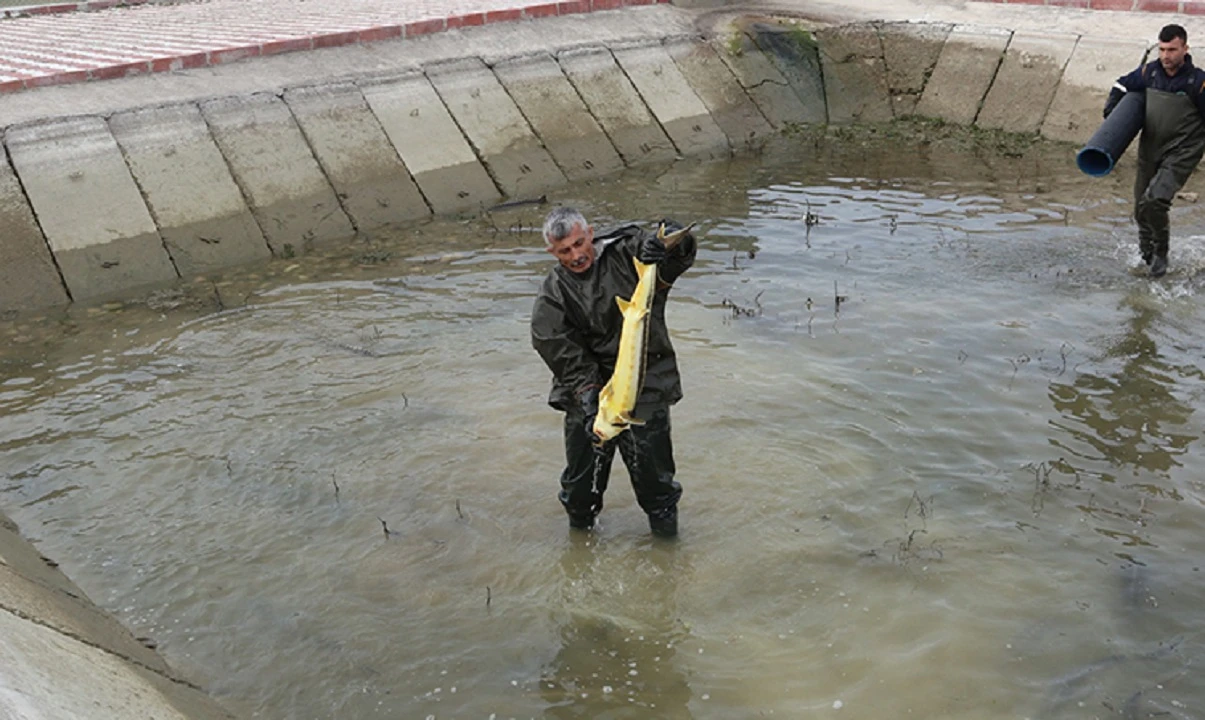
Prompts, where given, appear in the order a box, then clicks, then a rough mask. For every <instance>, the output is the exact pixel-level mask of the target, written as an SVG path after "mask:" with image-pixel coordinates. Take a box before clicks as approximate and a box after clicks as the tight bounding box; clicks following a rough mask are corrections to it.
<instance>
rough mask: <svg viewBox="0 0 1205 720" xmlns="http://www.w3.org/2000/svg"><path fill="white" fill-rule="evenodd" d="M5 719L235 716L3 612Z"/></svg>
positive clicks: (204, 719)
mask: <svg viewBox="0 0 1205 720" xmlns="http://www.w3.org/2000/svg"><path fill="white" fill-rule="evenodd" d="M0 667H3V668H4V673H0V717H3V718H11V720H42V719H44V718H90V719H91V720H121V719H124V718H156V719H157V720H230V718H232V716H231V715H230V714H229V713H226V712H225V711H223V710H222V709H221V708H220V707H218V706H217V704H216V703H214V702H213V701H212V700H210V699H209V698H207V697H205V695H203V694H202V693H200V692H199V691H197V690H195V689H193V688H191V687H189V686H187V685H182V684H180V683H176V682H173V681H171V680H168V679H167V678H164V677H162V676H160V675H157V674H155V673H153V672H149V671H147V670H145V669H143V668H140V667H138V666H136V665H133V664H130V663H127V662H124V661H123V659H122V658H120V657H117V656H114V655H111V654H109V653H107V652H105V651H104V650H102V649H100V648H97V647H93V646H92V645H90V644H88V643H86V642H82V641H81V640H79V639H76V638H74V637H71V636H67V635H63V634H61V633H58V632H56V631H55V630H53V629H51V628H48V627H44V626H42V625H39V624H37V623H34V622H30V621H27V620H23V619H21V618H19V617H17V616H15V615H13V614H11V613H8V612H3V611H0Z"/></svg>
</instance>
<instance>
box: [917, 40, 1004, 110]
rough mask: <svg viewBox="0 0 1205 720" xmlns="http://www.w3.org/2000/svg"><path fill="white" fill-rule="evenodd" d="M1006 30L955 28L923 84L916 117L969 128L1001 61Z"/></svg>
mask: <svg viewBox="0 0 1205 720" xmlns="http://www.w3.org/2000/svg"><path fill="white" fill-rule="evenodd" d="M1011 37H1012V33H1011V32H1009V31H1008V30H997V29H992V28H976V27H969V26H955V27H954V29H953V30H951V31H950V35H949V37H947V38H946V44H945V45H944V46H943V47H942V49H941V55H940V56H939V57H938V59H937V66H936V67H935V68H933V74H932V75H930V76H929V82H927V83H925V91H924V93H923V94H922V95H921V98H920V102H919V103H917V105H916V110H915V112H916V114H917V115H922V116H924V117H930V118H939V119H941V120H946V121H948V122H952V123H957V124H959V125H970V124H971V123H973V122H974V121H975V116H976V115H978V114H979V107H980V105H981V104H982V103H983V97H984V96H985V95H987V91H988V88H990V87H991V85H992V78H994V77H995V76H996V70H997V69H998V68H999V67H1000V61H1001V60H1002V59H1003V57H1004V48H1005V47H1007V46H1008V41H1009V38H1011Z"/></svg>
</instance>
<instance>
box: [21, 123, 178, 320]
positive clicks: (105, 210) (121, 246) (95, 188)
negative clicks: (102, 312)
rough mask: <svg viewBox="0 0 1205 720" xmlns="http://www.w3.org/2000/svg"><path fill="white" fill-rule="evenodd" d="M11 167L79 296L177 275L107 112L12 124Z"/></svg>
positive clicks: (106, 294) (108, 293) (90, 296)
mask: <svg viewBox="0 0 1205 720" xmlns="http://www.w3.org/2000/svg"><path fill="white" fill-rule="evenodd" d="M6 141H7V144H8V152H9V155H10V156H11V158H12V163H13V167H14V168H15V169H16V171H17V175H18V176H19V177H20V178H21V183H22V184H23V185H24V186H25V191H26V193H27V194H28V196H29V201H30V204H31V205H32V207H33V210H34V213H35V214H36V215H37V218H38V221H39V222H40V223H41V225H42V232H43V233H44V234H45V237H46V241H47V242H48V243H49V244H50V250H51V252H52V253H54V256H55V260H56V261H57V262H58V265H59V269H60V270H61V272H62V276H63V279H64V281H65V282H66V283H67V288H68V290H69V292H70V293H71V296H72V297H73V298H74V299H75V300H96V299H100V298H104V297H110V296H115V295H118V294H121V293H128V292H129V291H130V290H132V289H134V288H137V287H141V286H145V285H150V284H154V283H161V282H167V281H171V280H175V279H176V278H177V275H176V269H175V267H174V266H173V265H172V262H171V259H170V258H169V257H168V254H167V251H166V250H165V249H164V248H163V241H162V240H161V239H160V237H159V232H158V230H157V229H156V228H155V223H154V221H153V220H151V215H150V212H149V211H148V210H147V207H146V203H145V202H143V199H142V195H141V194H140V193H139V191H138V187H137V186H136V185H135V184H134V179H133V178H132V177H131V176H130V170H129V168H128V167H126V163H125V159H124V158H123V157H122V155H121V149H120V148H118V146H117V141H116V140H114V139H113V135H112V134H111V133H110V132H109V128H108V126H107V125H105V122H104V120H102V119H100V118H96V117H81V118H68V119H62V120H54V121H51V122H48V123H41V124H34V125H24V126H19V127H16V128H10V129H9V130H8V132H7V134H6Z"/></svg>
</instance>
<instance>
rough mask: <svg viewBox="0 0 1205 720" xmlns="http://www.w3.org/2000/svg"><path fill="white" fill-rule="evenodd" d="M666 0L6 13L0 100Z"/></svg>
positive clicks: (76, 8)
mask: <svg viewBox="0 0 1205 720" xmlns="http://www.w3.org/2000/svg"><path fill="white" fill-rule="evenodd" d="M658 2H668V0H553V1H552V2H549V0H204V1H202V2H193V3H182V4H172V5H164V4H153V3H147V2H145V0H133V1H128V0H127V1H126V2H120V4H119V0H96V1H93V2H85V3H70V4H62V5H42V6H37V7H28V8H20V9H14V8H10V9H9V10H7V11H3V15H5V16H7V17H6V19H0V93H2V92H15V91H19V90H24V89H29V88H35V87H41V86H45V85H57V84H63V83H72V82H83V81H86V80H103V79H106V78H115V77H126V76H129V75H137V74H142V73H150V72H165V71H170V70H186V69H190V68H197V67H206V66H210V65H217V64H221V63H225V62H231V61H234V60H241V59H243V58H247V57H257V56H261V55H275V54H279V53H283V52H295V51H299V50H310V49H314V48H321V47H333V46H336V45H348V44H352V43H362V42H372V41H376V40H385V39H392V38H405V37H414V36H418V35H425V34H429V33H432V32H442V31H444V30H449V29H454V28H459V27H468V26H474V25H485V24H490V23H495V22H513V21H518V20H525V19H533V18H541V17H551V16H556V15H568V14H574V13H583V12H594V11H602V10H615V9H619V8H622V7H625V6H631V5H652V4H656V3H658Z"/></svg>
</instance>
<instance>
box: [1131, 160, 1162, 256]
mask: <svg viewBox="0 0 1205 720" xmlns="http://www.w3.org/2000/svg"><path fill="white" fill-rule="evenodd" d="M1157 169H1158V166H1157V165H1156V164H1155V163H1147V162H1141V161H1139V163H1138V168H1137V174H1136V175H1135V177H1134V222H1135V223H1137V224H1138V252H1139V253H1141V254H1142V262H1144V263H1146V264H1147V265H1148V266H1149V265H1150V264H1151V262H1152V261H1153V260H1154V259H1155V228H1154V226H1153V225H1152V224H1151V219H1150V218H1149V217H1147V212H1148V209H1147V207H1146V205H1145V204H1144V199H1145V198H1146V197H1147V190H1148V189H1149V187H1150V184H1151V180H1152V179H1154V177H1155V171H1156V170H1157Z"/></svg>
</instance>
